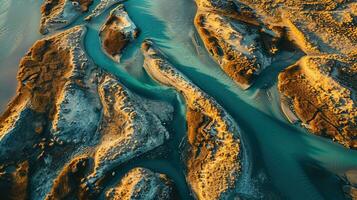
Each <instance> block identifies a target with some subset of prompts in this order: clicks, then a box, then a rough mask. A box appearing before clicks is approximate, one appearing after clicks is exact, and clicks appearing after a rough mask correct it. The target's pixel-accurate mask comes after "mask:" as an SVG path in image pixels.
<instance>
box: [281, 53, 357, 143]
mask: <svg viewBox="0 0 357 200" xmlns="http://www.w3.org/2000/svg"><path fill="white" fill-rule="evenodd" d="M356 61H357V60H356V59H349V58H343V57H341V56H337V55H335V56H333V55H326V56H316V57H314V56H305V57H304V58H302V59H301V60H300V61H299V62H298V63H296V64H295V65H293V66H290V67H288V68H287V69H286V70H284V71H283V72H282V73H280V75H279V91H280V92H281V93H282V95H285V96H287V97H289V98H290V99H291V101H292V102H291V105H290V106H291V107H292V108H293V110H294V111H295V113H296V115H297V116H298V117H299V118H300V120H301V121H302V123H303V125H304V126H305V127H306V128H308V129H309V131H310V132H311V133H314V134H316V135H321V136H325V137H329V138H331V139H333V140H335V141H336V142H338V143H340V144H342V145H344V146H346V147H351V148H357V140H356V139H355V137H356V136H357V125H356V123H357V122H356V116H357V108H356V104H355V99H356V96H355V95H356V94H355V93H354V91H355V89H356V88H357V85H356V83H357V76H356V75H357V65H356ZM288 106H289V105H288Z"/></svg>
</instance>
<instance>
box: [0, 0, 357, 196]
mask: <svg viewBox="0 0 357 200" xmlns="http://www.w3.org/2000/svg"><path fill="white" fill-rule="evenodd" d="M0 1H4V0H0ZM96 2H98V1H96ZM125 5H126V9H127V11H128V13H129V15H130V17H131V18H132V20H133V21H134V23H136V25H137V26H138V27H139V28H140V29H141V34H140V37H139V38H138V39H137V40H136V41H135V42H133V43H132V44H130V45H129V47H128V48H127V49H126V51H125V53H124V55H123V57H122V63H121V64H117V63H115V62H113V61H112V60H111V59H110V58H108V57H107V56H106V55H105V54H104V53H103V52H102V49H101V47H100V41H99V38H98V30H99V28H100V26H101V24H102V23H103V22H104V20H105V18H106V16H107V14H108V12H106V13H104V14H103V15H102V16H101V17H99V18H97V19H95V20H93V21H92V22H91V23H89V24H86V26H87V27H88V33H87V36H86V39H85V47H86V50H87V53H88V55H89V56H90V57H91V58H92V59H93V61H94V62H95V63H96V64H97V65H98V66H100V67H102V68H104V69H106V70H108V71H110V72H112V73H114V74H116V75H117V76H118V77H119V78H120V80H121V81H122V82H123V83H124V84H125V85H126V86H127V87H129V88H130V89H131V90H133V91H135V92H137V93H138V94H141V95H143V96H146V97H150V98H153V99H162V100H165V101H168V102H170V103H172V104H173V105H174V106H175V116H174V120H173V122H172V123H171V124H169V125H168V129H169V130H170V134H171V138H170V140H169V141H168V142H167V143H166V144H165V145H164V146H163V147H160V148H159V149H157V150H155V151H154V152H152V153H149V154H147V155H144V156H141V157H140V158H137V159H135V160H133V161H131V162H130V163H128V164H126V165H124V166H120V167H119V168H118V169H117V172H118V173H117V177H115V178H114V179H116V178H119V177H120V176H122V175H123V174H124V173H125V172H126V171H128V170H130V169H131V168H132V167H135V166H142V167H147V168H150V169H152V170H154V171H156V172H162V173H165V174H167V175H168V176H170V177H171V178H172V179H173V180H174V182H175V184H176V186H177V188H178V189H177V190H178V193H179V194H180V198H181V199H190V198H191V197H190V194H189V189H188V187H187V185H186V183H185V178H184V164H183V162H182V161H181V155H180V153H181V150H180V147H179V146H180V144H181V142H182V141H185V131H186V125H185V119H184V116H185V107H184V103H183V102H182V100H180V97H178V96H177V94H176V93H175V92H174V91H173V90H172V89H169V88H166V87H162V86H160V85H158V84H156V83H155V82H153V81H152V80H151V79H150V78H149V77H148V76H147V74H146V73H145V71H144V70H143V67H142V63H143V57H142V55H141V54H140V44H141V42H142V41H143V40H144V39H145V38H152V39H153V40H154V41H156V42H157V43H158V44H159V46H160V48H161V49H162V50H163V51H164V52H165V53H166V54H167V55H168V57H169V58H170V61H171V62H172V63H173V64H174V65H175V66H176V67H177V68H178V69H179V70H180V71H182V72H183V73H184V74H185V75H187V76H188V77H189V78H190V79H191V80H192V81H193V82H194V83H196V84H197V85H198V86H199V87H200V88H202V89H203V90H204V91H205V92H207V93H208V94H209V95H211V96H213V97H214V98H215V99H216V100H217V101H218V102H219V103H220V104H221V105H222V106H223V107H224V108H225V109H226V110H227V111H228V112H229V113H230V114H231V115H232V116H233V118H234V119H235V121H236V123H237V124H238V125H239V127H240V128H241V130H242V133H241V134H242V137H243V142H244V143H245V144H246V146H247V150H248V152H249V155H250V156H249V158H248V159H249V163H250V169H251V171H248V172H243V173H246V175H247V176H248V177H249V179H248V180H249V184H246V185H242V186H241V188H239V190H240V191H243V192H244V193H246V194H249V195H250V196H253V197H257V198H258V197H261V195H262V194H263V195H264V197H265V199H297V200H299V199H305V200H308V199H312V200H318V199H331V200H336V199H343V194H342V190H341V187H340V183H339V181H338V179H337V177H336V176H335V174H339V173H343V172H344V171H347V170H349V169H357V152H356V151H351V150H347V149H345V148H343V147H341V146H339V145H337V144H335V143H333V142H331V141H329V140H327V139H324V138H320V137H316V136H313V135H311V134H308V133H307V132H306V131H305V130H304V129H302V128H300V127H299V126H295V125H291V124H289V123H288V122H287V120H285V118H284V116H282V114H281V112H280V109H279V102H278V97H277V91H276V79H277V75H278V73H279V71H280V70H282V69H284V68H285V67H286V66H288V65H289V64H291V63H292V62H294V61H295V60H297V59H298V58H299V57H300V56H301V55H300V54H299V53H298V52H285V53H284V54H282V55H281V59H278V60H276V61H275V62H274V63H273V64H272V66H270V67H269V68H268V69H267V70H266V71H264V72H263V74H262V76H261V78H260V79H259V80H258V81H257V83H256V84H255V85H254V86H253V87H252V88H251V89H249V90H247V91H242V90H240V89H239V88H238V86H236V85H235V84H234V83H233V82H232V81H231V80H230V79H229V78H228V77H227V76H226V75H225V74H224V73H223V72H222V71H221V70H220V68H219V67H218V66H217V65H216V64H215V63H214V62H213V61H212V60H211V58H210V57H209V56H208V54H207V53H206V51H205V50H204V49H203V48H202V45H200V41H199V40H198V45H194V43H193V41H192V40H193V38H194V37H195V31H194V27H193V24H192V21H193V17H194V13H195V9H196V7H195V4H194V2H193V1H192V0H181V1H174V0H129V1H127V2H126V3H125ZM28 12H30V10H29V11H28ZM31 12H39V10H36V9H35V10H31ZM82 23H83V18H80V19H79V20H77V21H76V22H75V24H82ZM28 31H37V27H36V28H33V29H31V30H28ZM0 62H1V65H3V63H4V61H0Z"/></svg>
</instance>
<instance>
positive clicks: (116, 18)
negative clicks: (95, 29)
mask: <svg viewBox="0 0 357 200" xmlns="http://www.w3.org/2000/svg"><path fill="white" fill-rule="evenodd" d="M138 34H139V30H138V28H137V27H136V26H135V24H134V22H133V21H131V19H130V18H129V15H128V13H127V12H126V11H125V9H124V5H122V4H121V5H119V6H117V7H116V8H114V9H113V10H112V11H111V12H110V15H109V17H108V18H107V19H106V21H105V24H103V26H102V28H101V29H100V33H99V36H100V38H101V40H102V46H103V48H104V50H105V52H106V53H107V54H108V55H109V57H111V58H112V59H113V60H115V61H117V62H118V61H120V56H121V53H122V51H123V49H124V48H125V46H126V45H128V43H129V42H130V41H131V40H133V39H135V38H136V37H137V36H138Z"/></svg>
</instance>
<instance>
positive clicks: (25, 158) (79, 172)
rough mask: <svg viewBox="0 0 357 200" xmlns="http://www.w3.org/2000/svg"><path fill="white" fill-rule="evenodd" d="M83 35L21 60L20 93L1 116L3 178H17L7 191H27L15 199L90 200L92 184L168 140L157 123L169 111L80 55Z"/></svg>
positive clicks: (38, 47)
mask: <svg viewBox="0 0 357 200" xmlns="http://www.w3.org/2000/svg"><path fill="white" fill-rule="evenodd" d="M85 33H86V29H85V27H84V26H76V27H74V28H71V29H68V30H66V31H64V32H61V33H58V34H56V35H53V36H50V37H47V38H44V39H42V40H39V41H38V42H36V43H35V44H34V45H33V47H32V48H31V49H30V50H29V52H28V53H27V54H26V55H25V57H24V58H23V59H22V60H21V63H20V69H19V73H18V80H19V83H18V84H19V86H18V89H17V95H16V96H15V97H14V98H13V100H12V101H11V102H10V104H9V106H8V108H7V110H6V111H5V113H4V114H3V115H2V116H1V117H0V124H1V126H0V162H1V168H2V169H4V170H5V175H4V178H6V177H9V178H11V177H17V176H18V178H15V179H14V181H12V182H8V183H9V185H8V187H17V186H18V188H21V187H25V188H23V189H21V191H22V192H23V193H21V194H20V193H19V194H16V195H21V196H28V197H29V198H30V199H44V198H47V199H58V198H65V197H68V196H77V197H79V196H81V197H83V198H84V199H88V198H95V196H96V195H98V194H99V193H100V192H101V189H102V187H101V184H103V182H100V183H98V182H97V180H99V179H103V178H104V177H106V176H107V174H110V172H111V170H112V169H114V168H116V167H117V166H119V165H121V164H123V163H125V162H126V161H129V160H130V159H132V158H135V157H137V156H139V155H141V154H143V153H146V152H148V151H150V150H152V149H154V148H156V147H158V146H159V145H161V144H163V143H164V141H165V140H166V139H168V138H169V134H168V132H167V131H166V128H165V127H164V126H163V125H162V124H163V122H164V121H168V120H170V119H171V114H172V112H173V108H172V106H170V105H168V104H167V103H165V102H161V101H156V100H155V101H154V100H150V99H146V98H143V97H140V96H138V95H137V94H135V93H133V92H131V91H130V90H128V89H127V88H126V87H125V86H124V85H122V83H120V81H119V80H118V79H117V78H116V77H115V76H113V75H111V74H109V73H108V72H105V71H103V70H101V69H99V68H97V67H96V66H95V65H94V64H93V63H92V61H91V60H89V59H88V57H87V55H86V53H85V52H84V49H83V44H82V42H83V38H84V36H85ZM92 160H93V161H92ZM54 161H55V162H54ZM23 163H25V164H23ZM66 163H68V164H66ZM91 163H93V164H91ZM11 167H18V168H19V170H20V172H19V173H18V174H17V173H16V172H11V171H9V172H7V171H8V170H7V169H8V168H11ZM28 170H31V177H30V178H28V177H27V176H28V175H27V171H28ZM23 171H24V172H23ZM6 174H7V175H6ZM9 178H7V179H9ZM28 179H29V181H28ZM27 182H28V183H27ZM1 184H2V183H1V177H0V186H1ZM19 185H21V187H20V186H19ZM0 189H1V188H0ZM92 189H93V190H92ZM14 194H15V193H14ZM10 195H13V194H10Z"/></svg>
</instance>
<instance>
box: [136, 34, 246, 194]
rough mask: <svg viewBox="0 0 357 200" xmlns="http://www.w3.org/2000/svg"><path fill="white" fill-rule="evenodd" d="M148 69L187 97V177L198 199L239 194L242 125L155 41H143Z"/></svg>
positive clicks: (151, 73) (162, 81)
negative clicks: (165, 54) (239, 127)
mask: <svg viewBox="0 0 357 200" xmlns="http://www.w3.org/2000/svg"><path fill="white" fill-rule="evenodd" d="M142 52H143V54H144V56H145V61H144V67H145V69H146V71H147V72H148V73H149V74H150V76H151V77H153V78H154V79H155V80H157V81H158V82H160V83H162V84H164V85H166V86H169V87H173V88H174V89H176V90H177V91H178V92H180V93H181V94H182V95H183V96H184V98H185V101H186V106H187V111H186V118H187V126H188V132H187V137H188V143H189V150H188V151H189V152H188V156H187V161H186V164H187V175H186V176H187V177H186V178H187V181H188V183H189V184H190V186H191V188H192V190H193V192H194V194H195V196H196V197H197V199H225V198H227V197H232V196H236V195H237V194H236V193H235V189H237V188H235V184H236V183H237V181H238V179H239V175H240V169H241V162H242V159H246V158H243V157H242V153H241V152H242V150H241V144H240V139H239V135H238V131H239V130H238V127H237V125H236V124H235V122H234V121H233V119H232V118H231V116H230V115H229V114H228V113H226V111H225V110H224V109H223V108H222V107H221V106H220V105H219V104H218V103H217V102H216V101H215V100H214V99H213V98H212V97H210V96H208V95H207V94H206V93H204V92H203V91H202V90H201V89H200V88H199V87H197V86H196V85H195V84H194V83H192V82H191V81H190V80H189V79H188V78H187V77H186V76H185V75H183V74H182V73H181V72H179V71H178V70H177V69H176V68H175V67H174V66H173V65H172V64H170V63H169V62H168V61H167V59H166V58H165V56H164V55H163V54H162V53H161V52H160V50H159V49H157V47H155V44H154V43H153V42H152V41H150V40H146V41H144V43H143V44H142Z"/></svg>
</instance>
